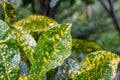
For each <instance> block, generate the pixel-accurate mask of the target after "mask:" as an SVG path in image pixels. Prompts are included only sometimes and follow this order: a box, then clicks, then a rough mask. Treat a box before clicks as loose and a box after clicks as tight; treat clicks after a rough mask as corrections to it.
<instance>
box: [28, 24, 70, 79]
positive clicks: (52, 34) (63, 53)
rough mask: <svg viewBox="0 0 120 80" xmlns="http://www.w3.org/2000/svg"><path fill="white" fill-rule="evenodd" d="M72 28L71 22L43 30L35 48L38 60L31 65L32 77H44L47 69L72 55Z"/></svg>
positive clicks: (54, 66)
mask: <svg viewBox="0 0 120 80" xmlns="http://www.w3.org/2000/svg"><path fill="white" fill-rule="evenodd" d="M70 28H71V24H62V25H58V26H56V27H53V28H51V29H49V30H47V31H45V32H43V34H42V35H41V37H40V38H39V40H38V43H37V46H36V49H35V54H34V59H35V61H36V62H35V63H34V64H33V65H32V66H31V73H30V74H31V75H30V76H31V78H33V79H42V78H43V76H44V74H45V73H46V72H47V71H49V70H51V69H53V68H56V67H57V66H59V65H61V64H62V63H63V61H64V59H66V58H67V57H68V56H70V54H71V46H72V39H71V35H70Z"/></svg>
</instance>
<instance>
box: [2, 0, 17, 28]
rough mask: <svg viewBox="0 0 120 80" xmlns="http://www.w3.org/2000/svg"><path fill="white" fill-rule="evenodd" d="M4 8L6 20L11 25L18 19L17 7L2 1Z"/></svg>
mask: <svg viewBox="0 0 120 80" xmlns="http://www.w3.org/2000/svg"><path fill="white" fill-rule="evenodd" d="M1 5H2V7H3V9H4V14H5V21H6V22H7V23H8V25H9V26H11V25H12V24H14V23H15V22H16V21H17V18H16V12H15V8H14V7H13V6H12V5H11V4H10V3H9V2H1Z"/></svg>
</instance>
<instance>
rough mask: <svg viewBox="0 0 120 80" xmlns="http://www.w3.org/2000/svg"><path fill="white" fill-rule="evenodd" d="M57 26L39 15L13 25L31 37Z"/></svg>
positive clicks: (51, 20) (49, 19)
mask: <svg viewBox="0 0 120 80" xmlns="http://www.w3.org/2000/svg"><path fill="white" fill-rule="evenodd" d="M57 24H58V23H57V22H56V21H55V20H53V19H51V18H48V17H45V16H41V15H31V16H28V17H26V18H25V19H22V20H20V21H18V22H16V23H15V24H14V25H15V26H16V27H18V28H22V29H23V30H25V31H26V32H28V33H30V34H32V35H34V33H35V34H38V35H39V34H40V33H41V32H43V31H45V30H47V29H49V28H51V27H53V26H55V25H57Z"/></svg>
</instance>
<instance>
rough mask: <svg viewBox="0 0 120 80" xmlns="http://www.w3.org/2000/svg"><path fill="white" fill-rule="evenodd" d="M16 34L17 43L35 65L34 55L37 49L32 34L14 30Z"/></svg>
mask: <svg viewBox="0 0 120 80" xmlns="http://www.w3.org/2000/svg"><path fill="white" fill-rule="evenodd" d="M14 32H15V34H16V39H17V43H18V44H19V46H20V47H21V49H22V51H23V52H24V53H25V55H26V56H27V58H28V60H29V61H30V63H31V64H33V63H34V58H33V53H34V48H35V47H36V41H35V40H34V39H33V37H32V36H31V35H30V34H28V33H27V32H25V31H23V30H21V29H17V28H14Z"/></svg>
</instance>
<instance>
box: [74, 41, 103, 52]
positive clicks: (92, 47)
mask: <svg viewBox="0 0 120 80" xmlns="http://www.w3.org/2000/svg"><path fill="white" fill-rule="evenodd" d="M98 50H101V47H100V46H99V45H98V44H96V43H94V42H89V41H85V40H79V39H73V41H72V51H73V52H95V51H98Z"/></svg>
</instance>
